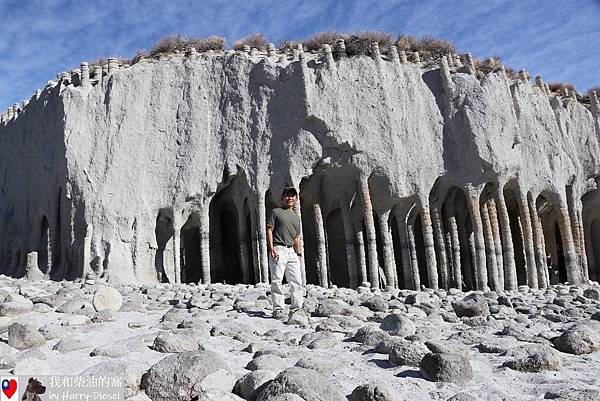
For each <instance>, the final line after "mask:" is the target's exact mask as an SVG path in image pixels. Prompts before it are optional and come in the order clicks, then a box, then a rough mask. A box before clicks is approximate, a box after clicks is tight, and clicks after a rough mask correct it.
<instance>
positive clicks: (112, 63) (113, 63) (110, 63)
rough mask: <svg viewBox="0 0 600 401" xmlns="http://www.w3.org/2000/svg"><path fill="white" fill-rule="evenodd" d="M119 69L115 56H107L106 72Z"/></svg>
mask: <svg viewBox="0 0 600 401" xmlns="http://www.w3.org/2000/svg"><path fill="white" fill-rule="evenodd" d="M118 69H119V60H117V59H116V58H109V59H108V73H109V74H110V73H111V72H113V71H116V70H118Z"/></svg>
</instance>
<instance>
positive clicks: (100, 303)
mask: <svg viewBox="0 0 600 401" xmlns="http://www.w3.org/2000/svg"><path fill="white" fill-rule="evenodd" d="M92 304H93V305H94V309H96V311H98V312H100V311H104V310H109V311H112V312H117V311H118V310H119V309H121V305H123V298H122V297H121V294H120V293H119V291H117V290H116V289H114V288H112V287H102V288H100V289H99V290H97V291H96V292H95V293H94V299H93V300H92Z"/></svg>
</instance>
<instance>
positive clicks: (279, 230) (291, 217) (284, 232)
mask: <svg viewBox="0 0 600 401" xmlns="http://www.w3.org/2000/svg"><path fill="white" fill-rule="evenodd" d="M267 227H273V245H277V244H285V245H290V246H292V245H294V238H296V237H297V236H299V235H300V218H299V217H298V215H297V214H296V212H294V211H293V210H291V209H289V210H288V209H283V208H280V207H278V208H275V209H273V210H272V211H271V215H270V216H269V220H268V221H267Z"/></svg>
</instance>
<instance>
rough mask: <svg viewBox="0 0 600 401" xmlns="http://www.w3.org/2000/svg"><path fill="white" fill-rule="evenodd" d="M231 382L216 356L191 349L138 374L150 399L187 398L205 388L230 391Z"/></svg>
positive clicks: (179, 400)
mask: <svg viewBox="0 0 600 401" xmlns="http://www.w3.org/2000/svg"><path fill="white" fill-rule="evenodd" d="M223 377H225V380H219V379H222V378H223ZM229 381H231V384H230V383H229ZM234 384H235V380H234V379H233V376H232V375H231V374H230V373H229V378H227V366H226V365H225V362H223V360H222V359H221V357H219V355H217V354H216V353H214V352H211V351H191V352H183V353H180V354H173V355H169V356H167V357H166V358H164V359H162V360H160V361H159V362H157V363H155V364H154V365H152V367H151V368H150V369H149V370H148V372H146V373H145V374H144V375H143V376H142V381H141V389H142V390H144V391H145V393H146V395H147V396H148V397H150V398H151V399H152V400H153V401H189V400H191V399H192V398H194V397H198V396H200V395H202V394H203V392H205V391H206V390H209V389H217V390H223V391H231V389H232V388H233V385H234Z"/></svg>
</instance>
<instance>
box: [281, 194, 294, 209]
mask: <svg viewBox="0 0 600 401" xmlns="http://www.w3.org/2000/svg"><path fill="white" fill-rule="evenodd" d="M281 199H282V200H283V205H284V206H285V207H286V208H290V207H293V206H294V205H295V204H296V202H297V201H298V195H296V194H295V193H294V192H292V191H289V192H286V193H285V194H283V196H282V198H281Z"/></svg>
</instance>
